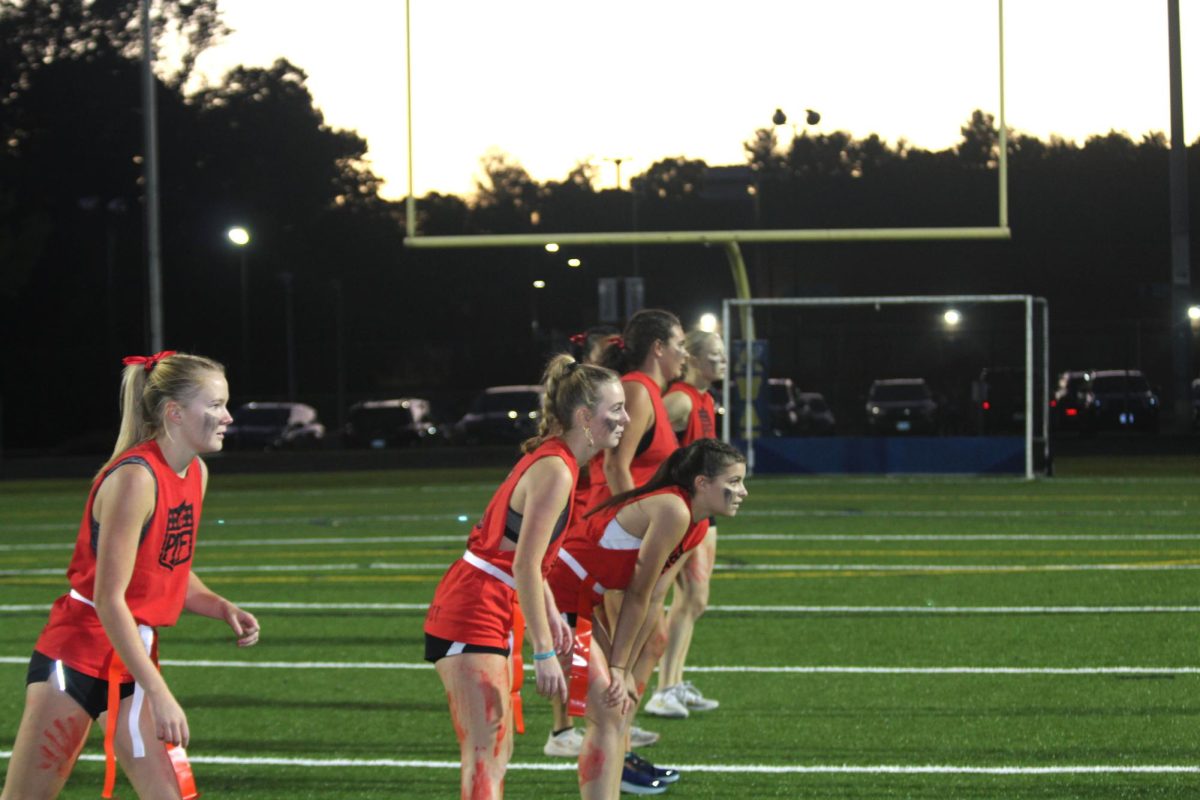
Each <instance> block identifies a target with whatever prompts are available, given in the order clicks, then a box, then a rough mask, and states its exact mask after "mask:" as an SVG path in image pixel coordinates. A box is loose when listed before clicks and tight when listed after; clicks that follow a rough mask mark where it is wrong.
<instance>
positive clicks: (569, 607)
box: [550, 439, 747, 800]
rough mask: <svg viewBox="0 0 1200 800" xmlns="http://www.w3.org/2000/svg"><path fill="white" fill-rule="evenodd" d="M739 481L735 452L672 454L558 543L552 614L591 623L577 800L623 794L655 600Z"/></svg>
mask: <svg viewBox="0 0 1200 800" xmlns="http://www.w3.org/2000/svg"><path fill="white" fill-rule="evenodd" d="M745 476H746V459H745V458H744V457H743V456H742V454H741V453H739V452H738V451H737V450H735V449H734V448H733V447H730V446H729V445H727V444H725V443H724V442H721V441H718V440H716V439H701V440H699V441H696V442H694V443H692V444H690V445H688V446H687V447H684V448H681V449H679V450H676V451H675V452H674V453H673V454H672V455H671V456H670V457H669V458H668V459H667V460H666V461H665V462H664V463H663V464H662V466H661V467H660V468H659V470H658V472H656V473H655V475H654V476H653V477H652V478H651V479H650V480H649V481H648V482H647V483H646V484H645V485H643V486H640V487H638V488H637V489H634V490H632V491H628V492H622V493H620V494H617V495H616V496H614V497H612V498H610V499H609V500H608V501H606V502H605V503H603V504H601V505H600V506H598V507H596V508H594V509H592V510H591V511H589V512H588V516H587V518H586V525H585V526H582V527H581V526H576V527H574V528H572V530H571V532H570V533H569V534H568V535H567V536H566V537H565V541H564V542H563V546H562V549H561V550H560V552H559V557H558V561H557V562H555V564H554V567H553V569H552V570H551V573H550V583H551V586H552V587H553V590H554V596H555V599H556V601H557V603H558V605H559V608H560V609H562V610H563V611H564V612H566V613H568V614H571V613H573V614H576V615H577V616H578V620H577V622H578V624H579V626H580V629H581V630H582V629H583V627H584V622H585V621H589V622H590V623H591V624H590V628H591V646H590V652H589V654H588V655H589V657H588V664H587V693H586V704H585V709H584V715H585V717H586V719H587V731H586V733H585V734H584V739H583V750H582V752H581V753H580V756H579V788H580V794H581V796H582V797H583V798H584V800H616V798H617V797H618V795H619V793H620V791H621V783H622V772H623V767H624V761H625V759H624V758H623V754H624V751H625V741H626V738H627V736H628V734H629V726H630V724H631V722H632V714H633V710H634V709H635V708H636V707H637V703H638V701H639V699H640V695H641V689H640V688H639V687H638V685H637V679H636V678H635V676H636V675H637V674H639V673H640V672H643V671H644V670H645V668H646V667H647V665H648V666H650V667H653V664H654V662H655V661H657V659H658V655H657V653H654V652H651V649H650V648H648V647H647V642H648V641H649V640H650V639H651V637H652V635H653V633H654V630H655V628H656V627H657V624H658V619H659V618H660V617H661V615H662V602H663V598H664V597H665V595H666V593H667V589H668V588H669V587H670V586H671V583H672V582H673V581H674V580H675V576H676V574H677V572H678V571H679V562H680V559H681V558H682V557H683V556H685V555H686V554H687V553H688V552H689V551H690V550H692V549H693V548H695V547H696V546H698V545H699V544H700V542H702V541H703V540H704V536H705V534H706V533H707V531H708V519H709V517H712V516H733V515H734V514H736V513H737V510H738V507H739V506H740V505H741V502H742V500H744V499H745V498H746V495H747V490H746V486H745ZM577 656H581V654H577ZM572 680H574V675H573V676H572ZM576 696H577V695H576V692H575V691H574V688H573V690H572V698H574V697H576ZM574 702H575V701H574V699H573V700H572V703H574ZM573 711H575V709H573ZM664 783H665V782H664V781H662V780H658V779H656V780H654V781H651V782H649V784H648V785H646V786H643V787H642V788H641V789H640V790H639V792H638V793H641V794H658V793H660V792H662V791H665V789H666V786H665V785H664Z"/></svg>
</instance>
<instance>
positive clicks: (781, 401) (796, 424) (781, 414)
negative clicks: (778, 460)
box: [763, 378, 800, 436]
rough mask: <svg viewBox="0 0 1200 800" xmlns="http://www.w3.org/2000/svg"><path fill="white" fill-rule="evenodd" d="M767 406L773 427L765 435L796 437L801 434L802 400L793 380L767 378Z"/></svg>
mask: <svg viewBox="0 0 1200 800" xmlns="http://www.w3.org/2000/svg"><path fill="white" fill-rule="evenodd" d="M767 405H768V406H769V407H770V409H771V425H770V429H769V430H766V431H763V435H765V436H795V435H797V434H798V433H799V432H800V400H799V397H798V393H797V392H796V384H795V382H794V381H793V380H792V379H791V378H767Z"/></svg>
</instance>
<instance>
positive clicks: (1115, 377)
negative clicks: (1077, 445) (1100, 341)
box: [1084, 369, 1159, 433]
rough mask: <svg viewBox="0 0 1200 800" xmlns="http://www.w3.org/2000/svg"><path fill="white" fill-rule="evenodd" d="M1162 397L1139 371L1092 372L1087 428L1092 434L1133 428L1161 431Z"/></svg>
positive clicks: (1085, 420) (1109, 370) (1086, 411)
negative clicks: (1159, 398)
mask: <svg viewBox="0 0 1200 800" xmlns="http://www.w3.org/2000/svg"><path fill="white" fill-rule="evenodd" d="M1158 412H1159V400H1158V395H1157V394H1156V393H1155V392H1154V390H1153V389H1152V388H1150V382H1149V381H1147V380H1146V376H1145V375H1143V374H1142V373H1141V371H1140V370H1136V369H1102V370H1097V371H1095V372H1093V373H1092V381H1091V386H1090V387H1089V388H1088V393H1087V402H1086V407H1085V419H1084V425H1085V426H1086V430H1087V432H1088V433H1095V432H1097V431H1103V430H1124V429H1133V430H1140V431H1144V432H1147V433H1156V432H1157V431H1158Z"/></svg>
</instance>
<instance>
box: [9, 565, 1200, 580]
mask: <svg viewBox="0 0 1200 800" xmlns="http://www.w3.org/2000/svg"><path fill="white" fill-rule="evenodd" d="M446 566H447V564H446V563H436V564H435V563H395V562H375V563H372V564H259V565H254V564H227V565H215V566H202V567H200V566H198V567H196V568H195V570H194V571H195V572H196V573H198V574H201V575H207V574H214V573H236V572H251V573H261V572H356V571H360V570H363V571H371V570H382V571H413V572H421V571H427V572H431V573H438V572H442V571H443V570H445V569H446ZM714 569H715V570H716V571H717V572H734V573H736V572H897V573H924V572H933V573H938V574H944V573H954V572H1096V571H1101V572H1147V571H1148V572H1174V571H1179V570H1198V569H1200V562H1198V563H1182V564H1181V563H1175V562H1165V563H1162V562H1153V561H1149V562H1143V563H1113V564H717V565H716V567H714ZM61 574H63V569H62V568H61V567H53V568H45V569H0V577H8V578H15V577H32V576H37V575H61Z"/></svg>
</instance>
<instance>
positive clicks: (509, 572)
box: [425, 355, 629, 800]
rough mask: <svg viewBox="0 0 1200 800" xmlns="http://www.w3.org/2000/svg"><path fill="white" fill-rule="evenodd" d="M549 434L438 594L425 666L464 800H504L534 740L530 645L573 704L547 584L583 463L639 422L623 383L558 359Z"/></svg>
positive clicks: (530, 447) (535, 444)
mask: <svg viewBox="0 0 1200 800" xmlns="http://www.w3.org/2000/svg"><path fill="white" fill-rule="evenodd" d="M543 382H544V385H545V388H546V393H545V395H544V396H543V398H542V416H541V423H540V425H539V430H538V434H537V435H536V436H534V437H533V438H531V439H529V440H528V441H526V442H525V443H524V445H523V446H522V449H523V450H524V451H525V455H524V457H523V458H521V460H520V461H518V462H517V465H516V466H515V467H514V468H513V470H512V472H510V473H509V475H508V477H507V478H506V479H505V481H504V483H502V484H501V485H500V488H499V489H498V490H497V491H496V493H495V494H494V495H493V496H492V500H491V502H489V503H488V506H487V510H486V511H484V514H483V518H482V519H481V520H480V522H479V523H478V524H476V526H475V528H474V529H473V530H472V531H471V535H470V537H469V538H468V540H467V549H466V552H464V553H463V555H462V558H460V559H459V560H458V561H456V562H454V564H452V565H451V566H450V569H449V570H448V571H447V572H446V574H445V575H444V576H443V577H442V580H441V582H440V583H439V584H438V587H437V590H436V593H435V595H434V598H433V602H432V603H431V604H430V606H429V613H428V615H427V616H426V618H425V658H426V660H428V661H432V662H433V663H434V666H435V668H436V669H437V673H438V676H439V677H440V678H441V679H442V683H443V685H444V686H445V687H446V696H447V699H448V700H449V704H450V717H451V720H452V721H453V722H454V729H455V733H456V734H457V736H458V741H459V748H460V753H461V757H462V774H461V789H462V797H463V798H470V800H482V798H488V799H489V800H494V799H496V798H500V797H502V796H503V794H504V773H505V770H506V769H507V768H508V762H509V759H510V758H511V756H512V745H513V740H512V733H513V728H514V726H515V727H516V729H517V731H521V730H523V726H522V721H521V716H520V705H519V701H520V697H519V695H518V694H517V690H518V689H519V687H520V683H521V680H522V673H521V669H522V667H521V665H520V663H519V657H520V652H521V645H520V640H519V637H520V636H521V633H522V631H523V629H524V628H525V627H526V626H527V627H528V630H529V637H530V639H531V640H532V644H533V659H534V666H535V669H536V674H537V691H538V694H540V695H542V696H544V697H553V696H557V697H559V698H561V699H562V700H564V701H565V700H566V696H567V683H566V679H565V678H564V676H563V672H562V668H561V667H560V665H559V662H558V658H557V656H558V655H559V654H563V653H567V652H569V651H570V648H571V632H570V629H569V628H567V625H566V622H565V621H564V620H563V618H562V616H561V615H560V614H559V612H558V609H557V607H556V606H555V603H554V598H553V596H552V595H551V594H550V591H549V588H548V587H547V586H546V584H545V580H544V577H545V574H546V572H547V571H548V570H549V568H550V564H551V563H552V562H553V561H554V558H555V555H556V554H557V552H558V545H559V541H558V540H559V536H560V535H561V534H562V532H563V530H564V529H565V528H566V526H567V523H568V522H569V518H570V511H571V493H572V490H573V488H574V485H575V480H576V476H577V474H578V464H580V463H582V462H586V461H587V460H588V459H590V458H591V457H592V456H593V455H594V454H596V453H597V452H599V451H600V450H601V449H604V448H609V447H614V446H616V444H617V443H618V442H619V441H620V439H621V435H622V431H623V430H624V428H625V425H626V424H627V423H628V422H629V416H628V414H626V413H625V393H624V391H623V390H622V387H621V382H620V380H619V379H618V376H617V374H616V373H615V372H612V371H611V370H608V369H604V368H602V367H597V366H591V365H583V364H579V363H577V362H576V361H575V360H574V359H573V358H571V357H570V356H568V355H559V356H555V357H554V358H553V359H551V361H550V363H549V364H548V365H547V367H546V372H545V376H544V378H543Z"/></svg>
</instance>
